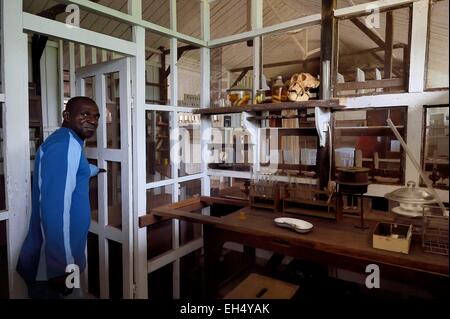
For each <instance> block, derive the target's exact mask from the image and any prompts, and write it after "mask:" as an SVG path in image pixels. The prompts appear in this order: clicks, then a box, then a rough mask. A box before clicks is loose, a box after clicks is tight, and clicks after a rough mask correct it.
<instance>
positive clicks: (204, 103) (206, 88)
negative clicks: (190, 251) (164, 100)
mask: <svg viewBox="0 0 450 319" xmlns="http://www.w3.org/2000/svg"><path fill="white" fill-rule="evenodd" d="M200 18H201V33H202V34H201V35H202V39H203V40H204V41H209V39H210V6H209V1H208V0H203V1H201V2H200ZM210 58H211V50H210V49H209V48H206V47H205V48H201V49H200V76H201V79H200V81H201V84H200V87H201V91H200V108H208V107H210V103H211V102H210V101H211V92H210V87H211V79H210V76H211V70H210V66H211V59H210ZM211 127H212V126H211V117H209V116H208V117H201V150H202V154H201V155H202V156H201V161H202V166H201V167H202V169H201V172H202V174H203V179H202V195H205V196H209V195H210V194H211V193H210V192H211V188H210V186H211V181H210V178H209V176H208V163H207V161H206V154H207V152H208V143H210V141H211V134H210V130H211Z"/></svg>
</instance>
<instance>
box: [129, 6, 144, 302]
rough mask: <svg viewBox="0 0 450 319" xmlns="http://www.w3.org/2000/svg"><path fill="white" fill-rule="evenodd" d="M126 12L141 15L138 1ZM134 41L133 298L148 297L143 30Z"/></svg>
mask: <svg viewBox="0 0 450 319" xmlns="http://www.w3.org/2000/svg"><path fill="white" fill-rule="evenodd" d="M128 11H129V13H130V14H131V15H132V16H133V17H136V18H141V16H142V5H141V0H130V1H128ZM132 33H133V41H134V42H135V43H136V46H137V48H136V57H134V58H132V59H131V78H132V83H133V86H132V90H133V91H132V100H133V108H132V122H133V189H134V192H133V221H134V225H133V228H134V229H133V230H134V232H133V233H134V238H133V239H134V252H135V259H134V273H135V296H134V297H135V298H140V299H143V298H147V297H148V285H147V276H148V270H147V229H146V228H139V217H140V216H143V215H146V213H147V212H146V209H147V207H146V187H145V185H146V168H145V164H146V162H145V159H146V143H145V29H144V28H143V27H139V26H134V27H133V29H132Z"/></svg>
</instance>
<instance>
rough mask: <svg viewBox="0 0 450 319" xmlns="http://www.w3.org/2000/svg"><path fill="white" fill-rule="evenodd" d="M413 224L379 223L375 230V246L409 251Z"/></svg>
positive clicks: (406, 252)
mask: <svg viewBox="0 0 450 319" xmlns="http://www.w3.org/2000/svg"><path fill="white" fill-rule="evenodd" d="M411 236H412V225H404V224H391V223H378V224H377V226H376V227H375V230H374V232H373V243H372V245H373V248H377V249H383V250H389V251H395V252H399V253H403V254H408V253H409V247H410V245H411Z"/></svg>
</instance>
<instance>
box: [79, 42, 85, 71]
mask: <svg viewBox="0 0 450 319" xmlns="http://www.w3.org/2000/svg"><path fill="white" fill-rule="evenodd" d="M79 48H80V51H79V52H80V67H83V66H86V47H85V46H84V45H83V44H80V47H79Z"/></svg>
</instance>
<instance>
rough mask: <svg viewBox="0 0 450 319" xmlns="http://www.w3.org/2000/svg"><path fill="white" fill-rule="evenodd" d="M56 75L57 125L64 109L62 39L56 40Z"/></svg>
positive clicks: (59, 123) (60, 120) (60, 121)
mask: <svg viewBox="0 0 450 319" xmlns="http://www.w3.org/2000/svg"><path fill="white" fill-rule="evenodd" d="M58 76H59V108H58V111H59V112H58V125H61V123H62V112H63V111H64V41H63V40H59V41H58Z"/></svg>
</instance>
